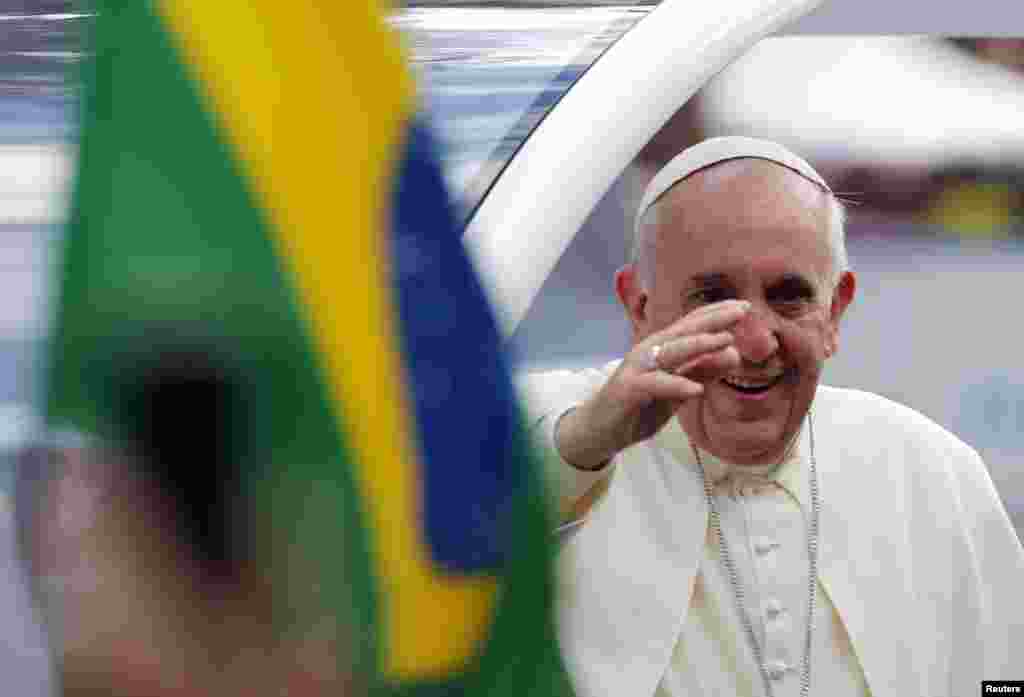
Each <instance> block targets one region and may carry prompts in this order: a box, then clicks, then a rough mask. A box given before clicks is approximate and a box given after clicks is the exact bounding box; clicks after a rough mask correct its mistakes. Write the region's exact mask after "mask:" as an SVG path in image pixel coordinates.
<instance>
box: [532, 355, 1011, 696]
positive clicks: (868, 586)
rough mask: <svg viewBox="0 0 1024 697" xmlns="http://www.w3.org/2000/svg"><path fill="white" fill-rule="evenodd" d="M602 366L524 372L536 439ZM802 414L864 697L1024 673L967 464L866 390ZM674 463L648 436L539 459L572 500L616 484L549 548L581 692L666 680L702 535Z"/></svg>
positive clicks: (698, 484)
mask: <svg viewBox="0 0 1024 697" xmlns="http://www.w3.org/2000/svg"><path fill="white" fill-rule="evenodd" d="M614 368H615V364H614V363H612V364H609V365H608V366H605V367H604V368H603V369H601V370H590V371H583V372H580V373H571V372H566V371H558V372H554V373H546V374H541V375H533V376H529V377H528V378H527V379H526V380H525V381H524V382H523V388H524V396H525V397H526V403H527V406H528V409H529V411H530V413H531V415H532V416H533V417H534V421H535V423H537V424H538V426H539V427H540V428H541V429H546V430H547V433H548V435H547V437H546V438H541V439H539V440H541V441H542V442H546V443H547V445H548V446H549V447H550V445H551V442H550V434H551V431H552V425H553V422H554V417H556V416H558V415H559V414H561V413H563V412H564V411H565V410H566V408H567V407H569V406H570V405H572V404H574V403H578V402H580V401H582V400H584V399H586V398H587V397H588V396H589V395H590V394H592V393H593V392H594V391H595V390H596V389H598V388H599V387H600V386H601V385H602V384H603V382H604V380H605V379H606V378H607V376H608V375H610V374H611V372H612V370H614ZM812 409H813V414H814V430H815V456H816V461H817V464H818V477H819V489H820V494H821V502H822V510H821V538H820V562H819V567H820V579H821V583H822V586H823V587H824V589H825V591H826V592H827V594H828V596H829V598H830V599H831V600H832V602H833V603H834V605H835V607H836V609H837V611H838V613H839V616H840V617H841V619H842V622H843V624H844V625H845V627H846V629H847V631H848V633H849V636H850V640H851V642H852V644H853V647H854V649H855V651H856V654H857V656H858V657H859V659H860V663H861V667H862V669H863V673H864V677H865V679H866V681H867V684H868V688H869V690H870V692H871V694H872V695H873V696H874V697H887V696H892V697H902V696H903V695H922V696H925V695H926V696H928V697H941V696H948V697H962V696H966V695H971V694H978V693H979V691H980V685H981V681H982V680H1000V679H1003V680H1006V679H1017V680H1020V679H1024V550H1022V548H1021V544H1020V542H1019V540H1018V539H1017V536H1016V533H1015V532H1014V530H1013V527H1012V525H1011V524H1010V521H1009V518H1008V516H1007V515H1006V511H1005V509H1004V508H1003V506H1002V504H1001V503H1000V501H999V497H998V495H997V494H996V491H995V488H994V486H993V485H992V481H991V478H990V477H989V475H988V472H987V471H986V469H985V466H984V464H983V463H982V461H981V458H980V457H979V456H978V455H977V453H976V452H975V451H974V450H972V449H971V448H970V447H968V446H967V445H965V444H964V443H963V442H961V441H960V440H958V439H957V438H956V437H955V436H953V435H952V434H950V433H949V432H947V431H945V430H944V429H942V428H941V427H939V426H938V425H936V424H935V423H933V422H932V421H930V420H928V419H927V418H925V417H924V416H922V415H920V414H918V413H917V412H915V411H913V410H911V409H908V408H907V407H904V406H901V405H899V404H896V403H894V402H891V401H889V400H886V399H884V398H882V397H879V396H877V395H873V394H869V393H865V392H859V391H855V390H844V389H836V388H829V387H824V386H822V387H820V388H819V389H818V392H817V395H816V397H815V400H814V404H813V407H812ZM678 457H680V456H679V453H678V452H676V453H675V454H673V453H672V452H670V451H669V450H668V449H666V448H664V447H661V446H660V445H659V443H658V438H657V437H655V438H654V439H651V440H649V441H646V442H644V443H640V444H638V445H636V446H633V447H632V448H629V449H627V450H626V451H624V452H622V453H620V455H619V456H618V457H617V458H616V459H615V461H614V462H613V465H612V466H611V467H609V468H606V469H605V470H604V471H602V472H597V473H585V472H580V471H578V470H575V469H573V468H570V467H568V466H567V465H565V464H564V463H561V461H560V458H557V457H549V458H548V461H549V462H552V463H554V470H553V472H552V475H553V476H554V477H555V478H556V479H557V481H558V487H559V489H560V490H561V493H563V494H568V495H569V496H579V495H581V494H582V493H583V492H585V491H586V490H587V489H589V487H590V486H591V485H592V484H593V483H595V482H596V481H597V480H598V479H601V478H603V477H606V476H609V472H610V471H611V472H612V473H613V476H612V480H611V484H610V486H609V488H608V491H607V493H606V494H605V495H604V497H603V498H602V500H601V501H600V503H599V504H598V505H597V506H595V508H594V509H593V510H592V511H591V513H590V514H589V515H588V518H587V520H586V522H585V523H584V524H583V525H582V526H581V527H580V529H579V530H578V532H576V533H575V534H574V535H573V536H572V538H571V539H570V541H569V542H568V543H567V544H566V546H565V548H564V549H563V552H562V562H563V564H562V574H563V578H562V581H563V583H562V593H561V598H560V601H559V602H560V607H559V613H560V615H559V626H560V638H561V642H562V647H563V652H564V654H565V657H566V661H567V663H568V665H569V667H570V670H571V672H572V674H573V677H574V680H575V682H576V687H577V690H578V692H579V694H580V695H581V697H591V696H593V697H598V696H604V695H607V696H608V697H623V696H625V695H628V696H629V697H651V695H653V694H654V693H655V690H656V688H657V686H658V684H659V682H660V681H661V679H662V677H663V676H664V675H665V673H666V670H667V669H668V666H669V663H670V661H671V659H672V654H673V650H674V648H675V646H676V643H677V641H678V638H679V635H680V628H681V626H682V623H683V621H684V619H685V617H686V615H687V611H688V609H689V604H690V598H691V594H692V592H693V588H694V580H695V577H696V574H697V571H698V569H699V566H700V561H701V557H702V553H703V552H702V550H703V545H704V542H705V536H706V533H707V524H708V516H707V505H706V502H705V499H704V493H703V484H702V481H701V479H700V476H699V474H697V470H696V469H695V468H694V467H692V466H690V465H691V463H684V462H680V461H679V459H678ZM805 495H806V492H804V493H803V496H805ZM802 503H803V504H804V505H806V501H804V500H803V499H802ZM736 629H737V631H741V630H740V628H739V627H737V628H736ZM825 689H827V686H822V685H818V686H815V691H816V692H817V691H819V690H825Z"/></svg>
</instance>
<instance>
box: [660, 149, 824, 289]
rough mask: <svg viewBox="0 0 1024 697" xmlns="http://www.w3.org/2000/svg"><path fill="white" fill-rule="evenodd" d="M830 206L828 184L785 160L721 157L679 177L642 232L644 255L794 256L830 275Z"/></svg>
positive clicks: (679, 261)
mask: <svg viewBox="0 0 1024 697" xmlns="http://www.w3.org/2000/svg"><path fill="white" fill-rule="evenodd" d="M829 204H830V202H829V194H828V193H827V192H826V191H825V190H824V189H823V188H822V187H820V186H819V185H818V184H816V183H814V182H811V181H810V180H808V179H806V178H804V177H803V176H802V175H800V174H797V173H796V172H794V171H792V170H790V169H789V168H787V167H785V166H783V165H779V164H777V163H774V162H769V161H766V160H758V159H750V158H744V159H736V160H728V161H725V162H720V163H717V164H714V165H712V166H709V167H707V168H704V169H701V170H699V171H697V172H695V173H693V174H692V175H690V176H688V177H686V178H685V179H683V180H681V181H679V182H677V183H676V184H675V185H673V186H672V187H671V188H670V189H668V190H667V191H666V192H665V194H664V195H663V196H662V197H660V198H659V199H658V201H657V202H656V203H655V204H654V206H652V210H651V211H650V212H651V213H652V214H653V215H651V216H650V219H649V220H648V221H647V222H645V224H644V225H643V226H641V229H640V234H641V236H642V237H641V244H642V246H643V248H644V250H643V251H642V252H641V256H646V255H653V256H654V257H656V258H661V259H662V260H663V261H665V262H666V263H669V264H670V265H671V266H672V267H680V266H681V267H684V268H690V267H694V266H697V265H699V264H700V263H701V262H703V263H704V264H706V265H712V266H714V265H715V264H716V263H719V262H720V263H722V264H725V263H727V262H735V263H739V262H740V261H748V262H751V263H753V262H755V261H760V260H762V259H764V260H770V259H771V258H786V257H793V261H794V263H796V262H802V263H804V265H807V264H813V266H814V267H815V269H816V273H815V275H819V273H820V274H825V275H827V274H828V271H829V266H828V265H829V264H830V263H831V251H830V250H831V247H830V245H831V242H830V239H829V226H830V205H829ZM818 267H823V268H821V269H818Z"/></svg>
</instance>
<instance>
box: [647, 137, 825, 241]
mask: <svg viewBox="0 0 1024 697" xmlns="http://www.w3.org/2000/svg"><path fill="white" fill-rule="evenodd" d="M744 157H753V158H757V159H760V160H770V161H772V162H775V163H777V164H780V165H782V166H783V167H788V168H789V169H791V170H793V171H794V172H796V173H797V174H799V175H801V176H803V177H805V178H806V179H809V180H811V181H812V182H814V183H815V184H818V185H819V186H821V187H822V188H823V189H825V191H827V192H829V193H832V189H831V188H829V185H828V184H826V183H825V180H824V179H822V177H821V175H820V174H818V173H817V172H816V171H814V168H813V167H811V166H810V165H809V164H807V161H806V160H804V159H803V158H802V157H800V156H799V155H796V154H795V153H793V152H791V151H790V150H789V149H787V148H785V147H783V146H781V145H779V144H778V143H774V142H772V141H770V140H761V139H760V138H748V137H746V136H721V137H718V138H708V139H707V140H703V141H701V142H700V143H697V144H696V145H693V146H690V147H689V148H687V149H686V150H683V151H682V152H681V153H679V154H678V155H676V156H675V157H673V158H672V160H671V161H670V162H669V163H668V164H667V165H665V166H664V167H662V168H661V170H660V171H659V172H658V173H657V174H656V175H655V176H654V179H652V180H651V183H650V184H648V185H647V189H646V190H645V191H644V195H643V198H641V199H640V207H639V208H638V209H637V212H636V219H635V220H634V223H633V239H634V243H633V244H634V254H635V253H636V240H637V239H638V238H639V232H640V221H641V220H643V217H644V214H645V213H646V212H647V209H648V208H650V207H651V206H652V205H653V204H654V203H655V202H656V201H657V200H658V199H659V198H661V197H662V196H663V195H664V194H665V192H666V191H668V190H669V189H670V188H672V187H673V186H674V185H675V184H676V183H677V182H679V181H680V180H682V179H685V178H686V177H688V176H690V175H691V174H693V173H694V172H696V171H698V170H701V169H704V168H705V167H710V166H711V165H714V164H718V163H719V162H725V161H726V160H736V159H739V158H744Z"/></svg>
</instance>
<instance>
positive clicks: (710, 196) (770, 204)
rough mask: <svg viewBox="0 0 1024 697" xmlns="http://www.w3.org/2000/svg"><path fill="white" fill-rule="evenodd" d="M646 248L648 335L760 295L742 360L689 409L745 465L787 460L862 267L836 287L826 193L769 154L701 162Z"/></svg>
mask: <svg viewBox="0 0 1024 697" xmlns="http://www.w3.org/2000/svg"><path fill="white" fill-rule="evenodd" d="M657 216H658V219H657V221H656V223H655V224H653V225H649V226H648V229H647V230H646V231H645V233H646V235H647V236H646V238H645V240H644V244H645V248H644V249H643V251H642V252H641V257H642V258H643V259H644V261H643V262H642V263H643V264H646V273H645V274H644V275H646V276H647V279H646V281H647V283H646V287H647V288H648V290H649V293H648V295H647V299H646V302H645V303H644V305H643V310H642V311H641V312H632V311H631V314H632V315H633V323H634V328H635V329H636V335H637V339H638V340H639V339H642V338H643V337H644V336H647V335H649V334H650V333H652V332H655V331H658V330H660V329H663V328H665V327H667V326H668V325H670V324H672V323H673V322H674V321H676V320H677V319H679V318H680V317H681V316H682V315H685V314H687V313H689V312H692V311H694V310H696V309H697V308H699V307H701V306H703V305H707V304H710V303H714V302H718V301H721V300H728V299H738V300H747V301H749V302H750V303H751V309H750V312H749V313H748V314H747V315H746V316H745V317H744V318H743V319H742V320H740V322H739V323H737V324H736V325H735V326H734V327H733V328H732V330H731V331H732V333H733V335H734V337H735V348H736V350H737V351H738V353H739V355H740V359H741V364H740V366H739V368H737V369H736V370H734V371H731V372H730V374H729V375H727V376H725V377H724V378H719V377H715V378H713V379H711V380H710V381H708V382H706V383H705V391H704V394H703V395H702V396H701V397H699V398H697V399H692V400H688V401H687V402H685V403H684V404H683V406H682V407H681V408H680V410H679V412H678V418H679V420H680V425H681V426H682V427H683V430H685V431H686V432H687V433H688V434H689V436H690V437H691V438H692V439H693V440H694V442H695V443H696V444H697V445H698V446H700V447H701V448H703V449H704V450H707V451H708V452H711V453H713V454H715V455H716V456H718V457H720V458H723V459H726V460H728V461H731V462H735V463H738V464H751V463H767V462H774V461H777V460H778V459H780V458H781V457H782V455H783V454H784V452H785V449H786V446H787V445H788V443H789V442H790V440H791V438H792V436H793V435H794V434H795V433H796V432H797V431H798V430H799V428H800V424H801V423H802V421H803V418H804V415H805V414H806V413H807V410H808V408H809V407H810V404H811V402H812V400H813V398H814V394H815V390H816V388H817V385H818V380H819V377H820V375H821V368H822V365H823V363H824V360H825V358H827V357H828V356H829V355H831V354H832V353H834V352H835V348H836V339H837V333H838V326H839V318H840V316H841V314H842V312H843V311H844V310H845V308H846V305H847V304H848V303H849V301H850V300H851V299H852V296H853V277H852V275H851V274H844V275H843V277H842V280H841V281H840V283H839V286H838V287H837V288H836V289H833V288H832V287H831V286H830V283H829V278H830V272H831V269H832V261H831V253H830V248H829V245H828V225H829V209H828V202H827V196H826V194H825V193H824V192H823V191H821V190H820V189H819V188H817V187H816V186H815V185H814V184H812V183H811V182H809V181H807V180H806V179H804V178H803V177H801V176H799V175H797V174H796V173H794V172H791V171H790V170H788V169H786V168H784V167H781V166H779V165H775V164H774V163H770V162H767V161H763V160H753V159H744V160H733V161H729V162H724V163H721V164H719V165H716V166H714V167H711V168H709V169H706V170H703V171H700V172H697V173H696V174H694V175H692V176H690V177H688V178H687V179H685V180H684V181H682V182H680V183H679V184H677V185H676V186H675V187H674V188H673V189H672V190H670V191H669V192H668V193H667V194H666V195H665V196H664V197H663V198H662V199H661V201H660V202H659V203H658V210H657Z"/></svg>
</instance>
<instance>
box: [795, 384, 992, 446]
mask: <svg viewBox="0 0 1024 697" xmlns="http://www.w3.org/2000/svg"><path fill="white" fill-rule="evenodd" d="M814 418H815V421H816V422H821V423H822V426H824V427H825V428H827V429H828V430H829V431H830V432H831V433H832V434H833V435H834V436H836V437H838V438H839V439H840V440H841V441H842V442H844V443H847V444H850V445H853V444H856V446H857V449H858V450H872V449H882V450H886V451H888V452H890V453H891V452H892V451H893V450H894V449H895V450H898V451H901V452H903V453H904V454H906V455H908V456H909V455H915V454H916V455H919V456H924V455H931V456H935V457H938V458H939V459H940V460H941V461H944V462H950V461H951V460H958V461H962V460H971V461H978V460H979V459H980V458H979V457H978V455H977V453H976V452H975V451H974V449H973V448H971V447H970V446H969V445H967V444H966V443H965V442H964V441H962V440H961V439H960V438H958V437H957V436H956V435H955V434H953V433H952V432H950V431H949V430H947V429H946V428H944V427H942V426H941V425H939V424H938V423H936V422H935V421H933V420H932V419H930V418H929V417H927V416H925V415H924V414H922V413H921V412H919V411H917V410H915V409H912V408H911V407H908V406H906V405H905V404H900V403H899V402H895V401H893V400H891V399H888V398H886V397H883V396H881V395H878V394H875V393H872V392H866V391H863V390H854V389H847V388H839V387H829V386H825V385H822V386H820V387H819V388H818V391H817V394H816V395H815V399H814ZM816 425H817V424H816ZM910 459H911V460H915V459H917V458H910ZM924 461H926V462H930V461H934V457H932V458H924Z"/></svg>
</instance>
